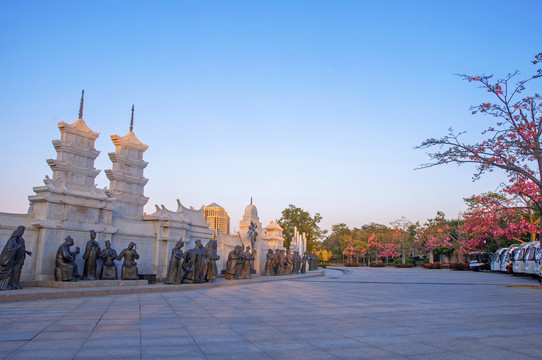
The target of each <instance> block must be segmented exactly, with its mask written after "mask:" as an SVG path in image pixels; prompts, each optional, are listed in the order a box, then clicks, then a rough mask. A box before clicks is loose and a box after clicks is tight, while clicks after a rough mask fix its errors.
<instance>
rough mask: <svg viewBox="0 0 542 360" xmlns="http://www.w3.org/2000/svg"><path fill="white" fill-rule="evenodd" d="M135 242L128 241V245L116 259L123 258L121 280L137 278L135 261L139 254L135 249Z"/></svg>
mask: <svg viewBox="0 0 542 360" xmlns="http://www.w3.org/2000/svg"><path fill="white" fill-rule="evenodd" d="M135 246H136V244H135V242H133V241H132V242H130V244H129V245H128V247H127V248H126V249H124V250H122V251H121V252H120V254H119V257H118V260H122V259H124V262H123V263H122V271H121V279H122V280H137V279H138V271H137V262H136V260H137V259H139V254H138V253H137V251H136V249H135Z"/></svg>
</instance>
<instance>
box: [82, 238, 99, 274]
mask: <svg viewBox="0 0 542 360" xmlns="http://www.w3.org/2000/svg"><path fill="white" fill-rule="evenodd" d="M100 252H101V249H100V244H98V242H97V241H96V232H95V231H94V230H90V240H89V241H88V242H87V247H86V248H85V253H84V254H83V259H84V260H85V267H84V268H83V280H96V279H97V276H96V265H97V262H98V258H99V256H100Z"/></svg>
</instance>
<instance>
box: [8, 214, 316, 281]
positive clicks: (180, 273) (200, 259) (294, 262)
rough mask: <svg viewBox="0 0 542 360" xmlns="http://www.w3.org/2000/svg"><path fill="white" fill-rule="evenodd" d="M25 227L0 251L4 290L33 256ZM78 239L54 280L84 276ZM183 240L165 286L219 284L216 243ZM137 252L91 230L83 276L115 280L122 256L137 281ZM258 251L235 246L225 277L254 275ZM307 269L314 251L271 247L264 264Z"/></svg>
mask: <svg viewBox="0 0 542 360" xmlns="http://www.w3.org/2000/svg"><path fill="white" fill-rule="evenodd" d="M24 231H25V227H24V226H22V225H21V226H18V227H17V229H15V231H13V233H12V234H11V236H10V238H9V239H8V241H7V243H6V245H5V246H4V249H3V250H2V253H1V254H0V290H12V289H21V288H22V287H21V285H20V284H19V279H20V277H21V269H22V267H23V264H24V261H25V258H26V255H29V256H32V253H31V252H30V251H27V250H26V247H25V242H24V239H23V237H22V235H23V234H24ZM73 245H74V241H73V239H72V237H71V236H69V235H68V236H67V237H66V238H65V239H64V243H63V244H62V245H60V246H59V248H58V250H57V253H56V259H55V272H54V277H55V280H56V281H77V280H78V279H79V278H80V275H79V272H78V270H77V265H76V263H75V258H76V257H77V255H78V254H79V253H80V249H79V247H76V248H75V251H71V247H72V246H73ZM183 246H184V242H183V241H182V239H181V240H179V241H178V242H177V243H176V244H175V247H174V248H173V249H172V250H171V258H170V260H169V265H168V270H167V276H166V279H165V280H164V284H169V285H176V284H182V283H191V284H199V283H203V282H215V280H216V277H217V266H216V262H217V260H220V256H218V253H217V241H216V240H210V241H209V242H208V243H207V244H206V245H205V246H203V245H202V244H201V240H196V241H195V246H194V248H193V249H190V250H188V251H186V252H185V253H183V250H182V248H183ZM137 259H139V254H138V253H137V251H136V244H135V243H134V242H130V244H129V245H128V247H127V248H126V249H124V250H122V251H121V252H120V254H117V252H116V251H115V249H112V248H111V242H110V241H109V240H107V241H106V242H105V248H104V249H101V248H100V244H99V243H98V242H97V241H96V232H95V231H94V230H91V231H90V240H89V241H88V242H87V244H86V247H85V252H84V254H83V260H84V261H85V264H84V268H83V276H82V279H83V280H97V279H98V278H99V279H102V280H117V279H118V273H117V266H116V264H115V261H120V260H124V261H123V263H122V271H121V279H122V280H137V279H138V268H137V262H136V260H137ZM98 260H101V271H100V273H99V274H100V276H99V277H98V275H97V274H98V272H97V268H98ZM254 260H255V256H254V252H253V251H251V247H250V245H249V246H247V247H246V248H245V247H244V246H243V245H237V246H236V247H235V248H234V249H233V250H232V251H231V252H230V253H229V254H228V260H227V262H226V275H225V279H226V280H233V279H251V278H252V276H251V275H252V274H255V273H256V270H255V269H254ZM307 264H308V270H309V271H312V270H316V269H317V268H318V257H317V256H316V254H314V253H313V254H310V255H308V254H307V252H306V251H305V253H304V254H303V256H301V255H299V252H297V251H294V252H293V254H292V253H290V252H286V251H285V250H279V249H277V250H275V251H273V250H272V249H269V250H268V253H267V261H266V264H265V276H278V275H291V274H299V273H302V274H304V273H305V272H306V271H307Z"/></svg>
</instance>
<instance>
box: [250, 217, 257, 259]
mask: <svg viewBox="0 0 542 360" xmlns="http://www.w3.org/2000/svg"><path fill="white" fill-rule="evenodd" d="M257 228H258V224H256V223H254V222H253V221H251V222H250V226H249V227H248V233H247V235H248V240H249V241H250V246H251V247H252V254H254V244H255V243H256V240H258V233H257V232H256V229H257Z"/></svg>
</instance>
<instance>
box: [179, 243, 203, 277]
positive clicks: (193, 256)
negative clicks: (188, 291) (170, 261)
mask: <svg viewBox="0 0 542 360" xmlns="http://www.w3.org/2000/svg"><path fill="white" fill-rule="evenodd" d="M195 244H196V245H195V246H194V248H193V249H190V250H188V251H187V252H186V253H185V254H184V262H183V275H182V276H181V283H185V282H186V283H189V284H197V283H199V282H200V280H201V277H200V276H201V261H202V255H201V240H196V241H195Z"/></svg>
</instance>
